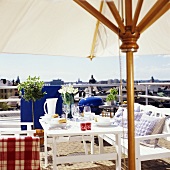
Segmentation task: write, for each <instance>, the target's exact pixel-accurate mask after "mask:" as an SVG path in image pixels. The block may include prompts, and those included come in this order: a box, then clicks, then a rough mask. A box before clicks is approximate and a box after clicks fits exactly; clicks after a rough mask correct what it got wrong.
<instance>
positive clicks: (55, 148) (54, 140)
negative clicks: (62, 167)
mask: <svg viewBox="0 0 170 170" xmlns="http://www.w3.org/2000/svg"><path fill="white" fill-rule="evenodd" d="M56 150H57V147H56V137H53V169H54V170H57V162H56V156H57V151H56Z"/></svg>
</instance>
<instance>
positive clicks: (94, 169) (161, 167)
mask: <svg viewBox="0 0 170 170" xmlns="http://www.w3.org/2000/svg"><path fill="white" fill-rule="evenodd" d="M159 144H160V145H163V146H166V147H168V148H170V141H166V140H164V139H161V140H160V141H159ZM88 146H89V150H90V144H89V143H88ZM57 148H58V149H59V153H60V155H61V156H62V155H69V154H77V155H80V154H83V151H84V150H83V144H82V143H81V142H70V143H69V145H68V143H60V144H58V147H57ZM48 150H49V155H48V160H49V164H48V167H47V168H45V167H44V152H43V151H44V148H43V146H41V170H52V169H53V166H52V152H51V148H50V147H49V148H48ZM105 151H106V152H111V151H114V147H112V146H110V145H108V144H107V143H105ZM97 152H98V142H97V141H95V153H97ZM58 169H59V170H114V169H115V161H98V162H95V163H91V162H85V163H74V164H62V165H58ZM54 170H55V169H54ZM122 170H128V167H127V158H124V155H122ZM142 170H170V158H167V159H161V160H150V161H144V162H142Z"/></svg>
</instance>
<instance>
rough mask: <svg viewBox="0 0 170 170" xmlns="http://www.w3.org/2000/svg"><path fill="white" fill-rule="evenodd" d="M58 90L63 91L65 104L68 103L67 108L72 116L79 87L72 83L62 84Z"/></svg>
mask: <svg viewBox="0 0 170 170" xmlns="http://www.w3.org/2000/svg"><path fill="white" fill-rule="evenodd" d="M58 92H59V93H61V97H62V100H63V104H64V105H67V109H68V110H69V113H68V118H72V115H71V105H72V104H73V103H74V95H75V94H76V93H77V92H78V88H74V87H73V85H71V84H69V85H62V87H61V89H59V90H58Z"/></svg>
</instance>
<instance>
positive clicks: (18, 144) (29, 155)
mask: <svg viewBox="0 0 170 170" xmlns="http://www.w3.org/2000/svg"><path fill="white" fill-rule="evenodd" d="M0 170H40V140H39V138H38V137H30V136H25V137H0Z"/></svg>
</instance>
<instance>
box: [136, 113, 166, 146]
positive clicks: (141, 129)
mask: <svg viewBox="0 0 170 170" xmlns="http://www.w3.org/2000/svg"><path fill="white" fill-rule="evenodd" d="M164 122H165V117H155V116H148V115H146V114H143V115H142V117H141V119H140V121H139V123H138V124H137V125H136V127H135V135H136V136H145V135H152V134H159V133H162V129H163V125H164ZM141 143H142V144H145V145H147V146H151V147H153V146H156V145H157V143H158V140H157V139H152V140H144V141H142V142H141Z"/></svg>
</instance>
